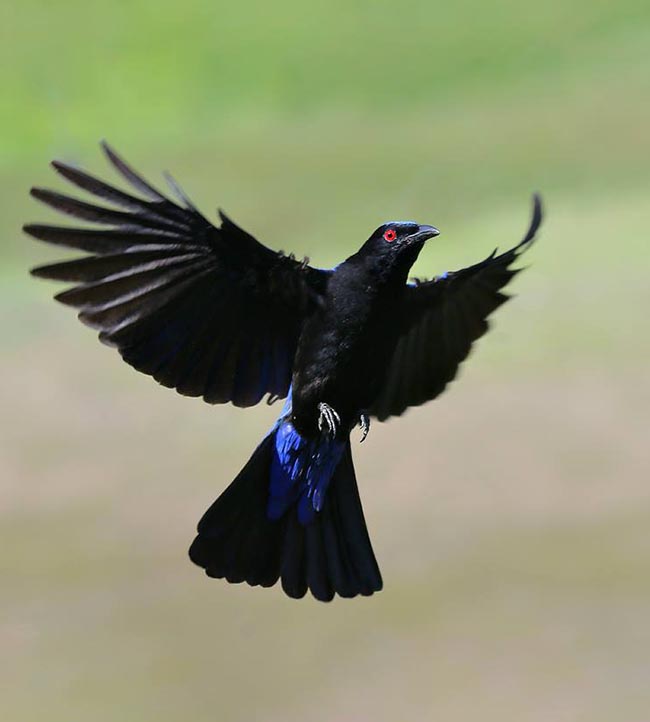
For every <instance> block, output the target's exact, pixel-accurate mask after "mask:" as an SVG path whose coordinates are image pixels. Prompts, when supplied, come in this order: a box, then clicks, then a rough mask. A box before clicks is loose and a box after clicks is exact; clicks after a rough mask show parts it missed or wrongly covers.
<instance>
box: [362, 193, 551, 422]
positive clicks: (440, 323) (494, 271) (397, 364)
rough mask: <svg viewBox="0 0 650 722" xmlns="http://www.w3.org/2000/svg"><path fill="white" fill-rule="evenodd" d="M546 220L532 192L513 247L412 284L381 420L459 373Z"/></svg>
mask: <svg viewBox="0 0 650 722" xmlns="http://www.w3.org/2000/svg"><path fill="white" fill-rule="evenodd" d="M541 220H542V205H541V199H540V197H539V196H537V195H535V196H534V197H533V214H532V219H531V223H530V228H529V229H528V232H527V233H526V235H525V236H524V238H523V240H522V241H521V242H520V243H519V244H518V245H516V246H515V247H514V248H512V249H510V250H509V251H506V252H505V253H502V254H501V255H498V256H497V255H496V253H497V252H496V251H494V253H492V255H491V256H489V257H488V258H486V259H485V260H484V261H482V262H481V263H477V264H475V265H474V266H470V267H469V268H464V269H462V270H461V271H456V272H453V273H447V274H444V275H442V276H439V277H438V278H434V279H433V280H431V281H428V282H426V283H418V284H416V285H409V287H408V289H407V292H406V294H405V299H404V303H403V308H402V313H401V315H400V319H399V323H400V336H399V340H398V343H397V345H396V347H395V351H394V353H393V356H392V359H391V361H390V363H389V365H388V367H387V371H386V376H385V379H384V383H383V386H382V390H381V393H380V394H379V396H378V398H377V399H376V400H375V403H374V404H373V406H372V408H371V409H370V412H371V413H372V414H373V415H374V416H376V417H377V418H378V419H379V420H380V421H383V420H384V419H386V418H388V417H389V416H399V415H400V414H402V413H403V412H404V411H405V410H406V409H407V408H408V407H409V406H418V405H419V404H423V403H424V402H425V401H430V400H431V399H434V398H435V397H436V396H438V395H439V394H440V393H442V391H443V390H444V388H445V386H446V385H447V384H448V383H449V382H450V381H451V380H452V379H453V378H454V377H455V376H456V373H457V371H458V366H459V365H460V363H461V362H462V361H464V360H465V358H467V355H468V354H469V352H470V349H471V347H472V344H473V343H474V341H476V339H478V338H480V337H481V336H482V335H483V334H484V333H485V332H486V331H487V330H488V321H487V318H488V316H489V315H490V314H491V313H492V312H493V311H494V310H495V309H497V308H498V307H499V306H500V305H501V304H502V303H504V302H505V301H507V300H508V298H509V296H508V295H506V294H505V293H502V291H501V289H503V288H504V287H505V286H506V285H507V284H508V283H509V282H510V280H511V279H512V278H513V276H515V275H516V274H517V273H518V272H519V270H517V269H512V268H511V266H512V264H513V262H514V261H515V260H516V259H517V258H518V257H519V256H520V255H521V254H522V253H523V252H524V251H525V250H526V249H527V248H528V247H529V246H530V245H531V243H532V241H533V239H534V237H535V233H536V232H537V229H538V228H539V225H540V223H541Z"/></svg>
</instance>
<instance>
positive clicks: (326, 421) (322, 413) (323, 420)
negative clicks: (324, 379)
mask: <svg viewBox="0 0 650 722" xmlns="http://www.w3.org/2000/svg"><path fill="white" fill-rule="evenodd" d="M318 411H319V416H318V430H319V431H324V432H325V433H326V434H327V435H328V436H330V437H331V438H334V437H335V436H336V432H337V431H338V428H339V426H340V424H341V417H340V416H339V415H338V414H337V413H336V411H334V409H333V408H332V407H331V406H330V405H329V404H326V403H325V402H324V401H323V402H321V403H320V404H318Z"/></svg>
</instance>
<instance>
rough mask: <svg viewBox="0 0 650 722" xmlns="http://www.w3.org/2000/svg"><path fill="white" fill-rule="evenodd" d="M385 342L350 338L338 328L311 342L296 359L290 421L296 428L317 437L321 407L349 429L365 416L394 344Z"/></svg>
mask: <svg viewBox="0 0 650 722" xmlns="http://www.w3.org/2000/svg"><path fill="white" fill-rule="evenodd" d="M390 341H391V339H389V338H386V337H384V338H379V339H377V338H367V337H365V334H362V335H361V336H359V335H349V336H346V334H344V333H341V329H337V331H336V332H333V333H330V334H323V335H322V337H321V338H320V339H319V342H314V339H313V338H312V339H309V343H308V347H307V348H305V349H304V350H302V351H303V352H302V353H300V351H299V354H298V359H299V362H300V363H299V364H297V366H296V371H295V372H294V377H293V418H294V423H295V425H296V428H298V429H299V431H301V433H305V434H308V435H311V434H315V433H317V430H318V425H317V424H318V416H319V409H318V406H319V404H320V403H326V404H328V405H329V406H331V407H332V408H333V409H334V410H335V411H336V412H337V413H338V414H339V416H340V418H341V427H342V429H350V428H352V427H353V426H355V425H356V424H357V423H358V421H359V415H360V414H361V413H362V412H364V411H367V409H368V408H369V407H370V406H371V404H372V402H373V400H374V399H375V398H376V396H377V394H378V392H379V386H380V384H381V379H382V378H383V372H384V369H385V367H386V364H387V363H388V360H389V358H390V353H391V350H392V347H393V345H392V344H391V343H390Z"/></svg>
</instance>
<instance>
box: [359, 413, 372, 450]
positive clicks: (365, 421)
mask: <svg viewBox="0 0 650 722" xmlns="http://www.w3.org/2000/svg"><path fill="white" fill-rule="evenodd" d="M359 426H360V427H361V441H360V442H359V443H360V444H363V442H364V441H365V440H366V436H368V432H369V431H370V416H368V414H367V413H366V412H365V411H362V412H361V414H360V416H359Z"/></svg>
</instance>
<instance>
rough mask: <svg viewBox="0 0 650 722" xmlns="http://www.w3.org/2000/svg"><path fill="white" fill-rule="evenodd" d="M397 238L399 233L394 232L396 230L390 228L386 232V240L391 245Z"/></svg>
mask: <svg viewBox="0 0 650 722" xmlns="http://www.w3.org/2000/svg"><path fill="white" fill-rule="evenodd" d="M396 238H397V233H396V232H395V231H394V229H392V228H389V229H388V230H387V231H384V240H385V241H388V242H389V243H391V242H392V241H394V240H395V239H396Z"/></svg>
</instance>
